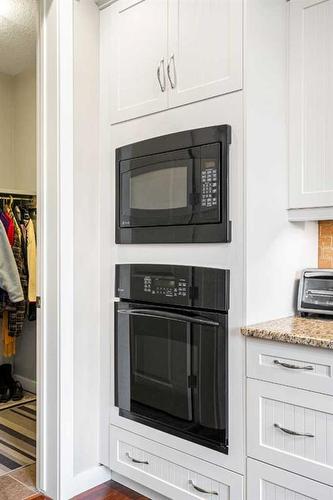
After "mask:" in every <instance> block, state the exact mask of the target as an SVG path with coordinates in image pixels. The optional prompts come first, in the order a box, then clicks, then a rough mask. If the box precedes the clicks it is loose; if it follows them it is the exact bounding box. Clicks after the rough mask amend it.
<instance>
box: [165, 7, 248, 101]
mask: <svg viewBox="0 0 333 500" xmlns="http://www.w3.org/2000/svg"><path fill="white" fill-rule="evenodd" d="M168 64H169V72H168V73H169V75H170V76H169V79H168V80H169V81H168V83H169V85H170V87H173V88H170V90H169V106H170V107H173V106H179V105H182V104H186V103H189V102H193V101H199V100H201V99H206V98H208V97H213V96H216V95H220V94H225V93H227V92H233V91H235V90H239V89H241V88H242V0H169V59H168Z"/></svg>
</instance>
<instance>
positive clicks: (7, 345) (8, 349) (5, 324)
mask: <svg viewBox="0 0 333 500" xmlns="http://www.w3.org/2000/svg"><path fill="white" fill-rule="evenodd" d="M2 342H3V355H4V357H5V358H10V357H12V356H15V354H16V339H15V337H10V335H9V315H8V311H4V312H3V315H2Z"/></svg>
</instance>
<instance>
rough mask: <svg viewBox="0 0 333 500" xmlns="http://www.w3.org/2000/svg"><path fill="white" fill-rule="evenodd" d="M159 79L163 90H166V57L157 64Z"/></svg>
mask: <svg viewBox="0 0 333 500" xmlns="http://www.w3.org/2000/svg"><path fill="white" fill-rule="evenodd" d="M161 66H162V68H163V83H162V81H161ZM157 79H158V83H159V84H160V87H161V91H162V92H165V70H164V57H163V59H161V60H160V62H159V65H158V66H157Z"/></svg>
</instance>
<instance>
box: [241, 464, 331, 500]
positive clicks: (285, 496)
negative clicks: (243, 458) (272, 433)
mask: <svg viewBox="0 0 333 500" xmlns="http://www.w3.org/2000/svg"><path fill="white" fill-rule="evenodd" d="M247 470H248V481H247V500H273V499H274V500H332V498H333V488H331V487H330V486H326V485H323V484H320V483H317V482H315V481H311V480H310V479H306V478H304V477H301V476H297V475H296V474H292V473H291V472H287V471H284V470H281V469H277V468H276V467H272V466H270V465H267V464H263V463H261V462H257V461H255V460H251V459H249V460H248V467H247Z"/></svg>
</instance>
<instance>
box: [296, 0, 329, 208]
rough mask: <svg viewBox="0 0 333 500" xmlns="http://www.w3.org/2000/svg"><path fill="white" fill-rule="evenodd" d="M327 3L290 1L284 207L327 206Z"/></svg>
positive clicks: (321, 1)
mask: <svg viewBox="0 0 333 500" xmlns="http://www.w3.org/2000/svg"><path fill="white" fill-rule="evenodd" d="M332 27H333V0H291V1H290V41H289V43H290V51H289V52H290V62H289V75H290V88H289V96H290V106H289V108H290V110H289V115H290V116H289V120H290V124H289V129H290V132H289V139H290V140H289V144H290V146H289V147H290V151H289V153H290V154H289V169H290V188H289V208H307V207H328V206H333V140H332V137H333V28H332Z"/></svg>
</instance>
